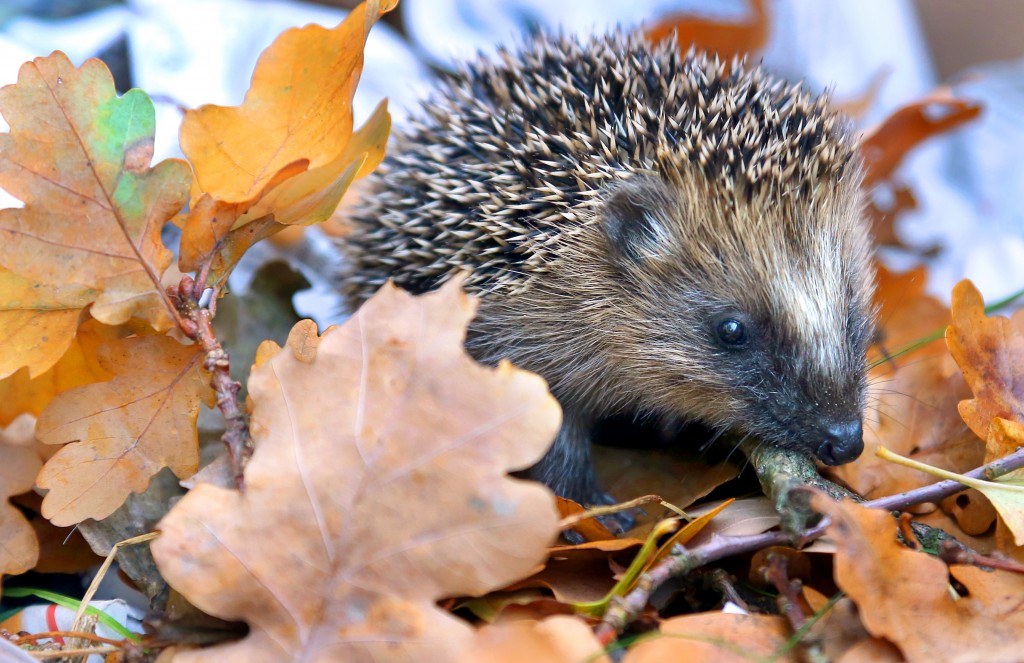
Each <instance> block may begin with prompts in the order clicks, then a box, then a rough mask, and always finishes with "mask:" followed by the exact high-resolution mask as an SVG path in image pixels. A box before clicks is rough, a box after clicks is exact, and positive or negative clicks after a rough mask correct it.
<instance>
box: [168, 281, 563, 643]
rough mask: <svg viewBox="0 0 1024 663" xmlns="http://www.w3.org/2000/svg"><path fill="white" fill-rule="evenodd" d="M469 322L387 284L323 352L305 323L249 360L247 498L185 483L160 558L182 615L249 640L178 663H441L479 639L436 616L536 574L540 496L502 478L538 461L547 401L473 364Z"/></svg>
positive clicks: (544, 509) (541, 539)
mask: <svg viewBox="0 0 1024 663" xmlns="http://www.w3.org/2000/svg"><path fill="white" fill-rule="evenodd" d="M474 310H475V305H474V302H473V301H472V300H470V299H469V298H467V297H466V296H465V295H463V294H462V293H461V291H460V284H458V283H453V284H451V285H449V286H446V287H445V288H443V289H441V290H440V291H438V292H435V293H431V294H428V295H423V296H422V297H412V296H411V295H408V294H406V293H404V292H401V291H399V290H398V289H397V288H395V287H393V286H386V287H385V288H383V289H382V290H381V292H379V293H378V294H377V295H376V296H375V297H374V298H373V299H371V300H370V301H369V302H367V303H366V304H365V305H364V306H363V307H362V308H361V309H360V310H359V312H358V313H357V314H356V315H355V316H354V317H352V318H351V319H350V320H349V321H348V322H347V323H346V324H345V325H343V326H342V327H332V328H331V329H329V330H327V331H326V332H325V333H324V335H323V336H322V337H319V338H318V337H317V336H316V331H315V326H313V325H312V323H309V322H308V321H307V322H305V323H299V324H298V325H296V327H295V328H294V329H293V330H292V334H291V335H290V336H289V339H288V344H287V346H286V348H285V349H283V350H280V349H279V350H277V351H276V352H275V351H274V350H273V347H272V346H271V345H269V344H264V346H263V347H261V349H260V351H259V352H258V353H257V362H256V363H257V366H256V368H254V370H253V373H252V376H251V378H250V380H249V394H250V397H251V400H252V404H253V421H252V430H253V436H254V439H255V442H256V451H255V455H254V456H253V458H252V461H251V462H250V463H249V464H248V466H247V467H246V470H245V484H246V491H245V493H244V494H240V493H238V492H235V491H230V490H224V489H221V488H216V487H214V486H211V485H209V484H202V485H199V486H197V487H196V488H195V490H193V491H192V492H190V493H189V494H187V495H186V496H185V497H184V498H183V499H182V500H181V501H180V502H179V503H178V504H177V505H176V506H175V507H174V508H173V509H172V510H171V512H170V513H169V514H168V515H167V517H166V518H164V520H163V521H162V522H161V523H160V529H161V530H163V536H161V538H160V539H158V540H157V541H156V542H154V544H153V554H154V556H155V557H156V560H157V562H158V564H159V566H160V569H161V571H162V572H163V574H164V576H165V577H166V578H167V580H168V581H169V582H170V583H171V585H172V586H174V587H175V588H176V589H178V590H179V591H181V592H182V594H184V595H185V596H186V597H187V598H188V599H189V600H190V601H191V602H193V603H194V604H195V605H196V606H198V607H199V608H201V609H202V610H204V611H206V612H208V613H210V614H212V615H216V616H218V617H222V618H225V619H236V620H237V619H242V620H245V621H248V622H249V624H250V632H249V635H248V636H247V637H246V638H245V639H244V640H242V641H240V642H238V643H234V644H231V645H225V646H221V647H216V648H214V649H210V650H207V651H205V652H201V653H196V654H194V655H193V656H192V657H191V658H189V660H210V661H247V662H248V661H274V662H278V661H286V660H324V661H327V660H344V661H353V662H355V661H377V662H380V661H390V660H402V661H408V660H416V661H446V660H453V659H456V658H457V657H458V655H459V654H460V653H461V652H463V651H464V650H465V648H466V647H467V646H468V645H469V643H470V641H471V638H472V634H471V631H470V629H469V628H468V626H467V625H466V624H465V623H464V622H461V621H460V620H458V619H456V618H454V617H452V616H450V615H448V614H447V613H445V612H442V611H441V610H439V609H438V608H437V607H436V605H435V602H436V601H437V600H438V599H439V598H441V597H444V596H455V595H479V594H483V593H485V592H487V591H491V590H493V589H497V588H499V587H502V586H504V585H507V584H508V583H510V582H512V581H514V580H516V579H518V578H520V577H522V576H523V575H525V574H527V573H529V572H530V571H531V570H532V569H533V568H534V567H535V566H536V565H537V564H539V563H540V562H541V561H542V560H543V559H544V558H545V556H546V552H547V550H546V547H547V545H548V544H549V543H551V542H552V541H553V540H554V538H555V536H556V535H557V511H556V510H555V507H554V500H553V499H552V495H551V493H550V492H549V491H548V490H547V489H546V488H544V487H543V486H540V485H539V484H535V483H532V482H524V481H521V480H516V479H511V478H509V477H507V476H506V472H509V471H513V470H519V469H523V468H525V467H528V466H529V465H531V464H532V463H534V462H535V461H536V460H538V459H539V458H540V457H541V455H542V454H543V453H544V452H545V450H546V449H547V447H548V446H549V445H550V443H551V441H552V439H553V438H554V435H555V433H556V432H557V430H558V426H559V423H560V416H559V408H558V404H557V402H556V401H555V400H554V398H552V397H551V395H550V394H548V392H547V389H546V386H545V384H544V382H543V381H542V380H541V379H540V378H539V377H537V376H535V375H532V374H529V373H526V372H524V371H520V370H518V369H514V368H512V367H511V366H510V365H509V364H507V363H502V364H500V365H499V366H498V367H497V368H496V369H491V368H485V367H483V366H480V365H478V364H476V363H475V362H474V361H473V360H472V359H470V357H469V356H468V355H467V354H466V352H465V350H464V348H463V342H464V335H465V327H466V325H467V323H468V322H469V320H470V318H472V316H473V312H474Z"/></svg>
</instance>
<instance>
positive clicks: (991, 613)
mask: <svg viewBox="0 0 1024 663" xmlns="http://www.w3.org/2000/svg"><path fill="white" fill-rule="evenodd" d="M813 505H814V508H815V509H816V510H818V511H821V512H822V513H825V514H827V515H829V516H831V518H832V524H831V525H830V526H829V528H828V533H829V536H831V537H832V538H833V539H834V540H835V543H836V548H837V550H836V555H835V580H836V584H838V585H839V587H840V589H842V590H843V591H845V592H846V593H847V595H848V596H849V597H850V598H851V599H853V601H854V602H855V603H856V604H857V607H858V608H859V609H860V615H861V621H862V622H863V623H864V626H865V627H866V628H867V630H868V632H869V633H871V634H872V635H874V636H876V637H881V638H885V639H886V640H889V641H890V642H892V643H893V644H895V645H896V646H897V647H899V649H900V651H902V652H903V655H904V656H905V657H906V658H907V660H910V661H943V662H944V663H958V662H966V661H1016V660H1019V659H1020V634H1021V633H1024V610H1022V609H1021V604H1020V600H1019V592H1020V591H1021V590H1022V589H1024V587H1022V581H1021V579H1020V578H1019V577H1016V578H1015V577H1013V574H1010V573H1006V572H1002V571H996V572H993V573H970V572H968V573H967V574H961V572H960V571H957V572H956V575H957V578H958V579H959V580H960V581H961V582H962V583H963V584H964V586H965V587H967V589H968V590H969V593H970V596H971V597H972V600H967V599H962V600H959V601H957V600H954V598H953V597H951V596H950V592H949V579H948V572H947V568H946V565H945V564H944V563H942V561H940V560H939V559H937V558H935V557H932V556H930V555H927V554H925V553H923V552H915V551H913V550H910V549H908V548H906V547H904V546H903V545H901V544H900V543H899V541H897V539H896V521H895V519H893V517H892V516H891V515H889V513H888V512H886V511H879V510H873V509H866V508H864V507H862V506H859V505H856V504H853V503H851V502H843V503H841V504H840V503H837V502H833V501H832V500H830V499H829V498H827V497H824V496H820V495H819V496H815V498H814V501H813ZM984 576H988V578H989V579H990V580H989V581H988V582H987V583H985V585H984V586H983V585H982V581H983V580H984ZM965 580H966V582H965ZM1007 583H1009V586H1012V587H1017V588H1018V589H1017V590H1016V591H1017V592H1018V594H1017V599H1016V600H1013V601H1003V602H1002V603H995V604H992V603H988V604H986V603H984V602H982V601H979V600H973V597H974V596H975V592H976V591H978V592H981V591H982V590H983V589H986V587H987V586H991V585H995V586H998V585H999V584H1007ZM988 591H991V588H990V587H989V589H988Z"/></svg>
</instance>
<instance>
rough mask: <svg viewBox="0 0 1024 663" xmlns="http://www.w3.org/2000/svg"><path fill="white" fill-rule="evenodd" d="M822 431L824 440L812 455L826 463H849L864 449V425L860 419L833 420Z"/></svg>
mask: <svg viewBox="0 0 1024 663" xmlns="http://www.w3.org/2000/svg"><path fill="white" fill-rule="evenodd" d="M822 433H823V434H824V440H823V441H822V443H821V446H819V447H818V450H817V451H816V452H815V454H814V455H815V456H817V457H818V460H820V461H821V462H823V463H825V464H826V465H842V464H843V463H849V462H850V461H853V460H856V459H857V457H858V456H860V454H861V452H863V451H864V427H863V425H862V424H861V421H860V419H855V420H852V421H843V422H834V423H832V424H829V425H827V426H826V427H825V428H824V430H823V431H822Z"/></svg>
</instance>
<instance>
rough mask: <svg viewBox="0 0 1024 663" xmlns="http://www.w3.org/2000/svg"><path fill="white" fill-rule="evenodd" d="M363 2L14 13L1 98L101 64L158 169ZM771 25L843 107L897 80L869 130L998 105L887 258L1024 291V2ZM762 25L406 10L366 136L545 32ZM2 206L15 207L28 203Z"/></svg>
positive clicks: (952, 143) (376, 55)
mask: <svg viewBox="0 0 1024 663" xmlns="http://www.w3.org/2000/svg"><path fill="white" fill-rule="evenodd" d="M354 4H355V3H354V2H352V1H350V0H333V1H325V2H322V3H320V4H309V3H300V2H289V1H285V0H274V1H259V0H174V1H173V2H169V1H166V0H123V1H114V0H4V2H3V3H2V6H0V84H7V83H12V82H14V81H15V80H16V79H17V71H18V68H19V66H20V65H21V63H22V62H24V61H26V60H29V59H31V58H32V57H35V56H41V55H46V54H49V53H50V52H51V51H53V50H55V49H60V50H63V51H64V52H65V53H67V54H68V55H69V56H70V57H71V59H72V61H74V62H75V63H76V64H80V63H81V62H82V61H83V60H85V59H86V58H88V57H94V56H95V57H100V58H102V59H103V60H104V61H105V62H106V63H107V64H108V66H109V67H110V69H111V70H112V72H113V73H114V75H115V80H116V81H117V84H118V88H119V90H120V91H122V92H123V91H124V90H126V89H128V88H129V87H139V88H142V89H143V90H145V91H146V92H147V93H148V94H149V95H150V96H151V97H153V99H154V102H155V103H156V105H157V123H158V128H157V149H156V152H157V153H156V158H157V159H162V158H166V157H170V156H178V155H179V154H180V153H179V151H178V148H177V128H178V124H179V122H180V111H179V110H178V106H179V105H184V106H198V105H200V104H204V103H217V104H238V103H240V102H241V100H242V98H243V96H244V93H245V90H246V88H247V87H248V83H249V75H250V73H251V72H252V68H253V66H254V64H255V62H256V59H257V58H258V56H259V53H260V51H261V50H262V49H263V48H265V47H266V46H267V45H268V44H269V43H270V42H271V41H272V40H273V39H274V38H275V37H276V36H277V35H278V34H279V33H280V32H282V31H283V30H285V29H287V28H288V27H292V26H299V25H304V24H306V23H319V24H322V25H327V26H333V25H336V24H337V23H338V22H340V21H341V20H342V19H343V18H344V16H345V14H346V6H351V5H354ZM766 10H767V13H768V18H769V38H768V42H767V46H766V48H765V49H764V50H763V52H762V53H761V54H759V55H758V56H757V57H760V58H762V59H763V61H764V63H765V65H766V66H768V67H769V68H770V69H772V70H773V71H775V72H777V73H778V74H780V75H782V76H785V77H788V78H792V79H804V80H806V81H807V83H808V84H809V85H810V86H811V87H812V88H814V89H818V90H824V89H831V90H832V91H833V96H834V98H835V99H836V100H837V101H840V102H841V101H843V100H856V99H861V98H864V96H865V94H866V93H867V92H868V91H869V90H872V89H873V84H874V83H875V82H877V81H882V84H881V86H880V87H878V88H877V92H876V93H875V96H874V98H873V101H872V104H871V105H870V107H869V108H868V109H867V110H866V112H865V113H864V114H863V116H862V117H860V118H858V119H857V122H858V125H859V126H861V127H867V126H870V125H871V124H873V123H875V122H878V121H879V120H881V119H882V118H884V117H885V116H886V115H888V114H889V113H890V112H892V111H893V110H894V109H895V108H897V107H899V106H900V105H902V104H904V103H908V102H911V101H913V100H915V99H918V98H920V97H922V96H924V95H926V94H927V93H928V92H930V91H931V90H933V89H934V88H935V87H936V86H937V85H939V84H940V83H945V84H950V85H952V86H953V87H954V89H955V90H956V93H957V94H958V95H959V96H963V97H966V98H970V99H974V100H977V101H980V102H981V103H982V104H983V105H984V112H983V115H982V117H981V119H980V120H979V121H976V122H974V123H972V124H970V125H969V126H967V127H966V128H964V129H962V130H960V131H958V132H956V133H954V134H950V135H944V136H941V137H939V138H938V139H935V140H933V141H931V142H930V143H928V144H926V145H925V146H923V147H921V148H919V149H917V150H916V151H915V152H914V153H913V154H912V156H911V158H909V159H908V160H907V161H906V162H905V163H904V165H903V167H902V169H901V171H900V174H899V176H900V179H901V180H902V181H903V182H905V183H906V184H908V185H910V187H911V188H912V190H913V191H914V192H915V194H916V197H917V199H918V204H919V209H917V210H915V211H913V212H908V213H906V214H905V215H904V216H902V217H901V218H900V220H899V222H898V225H897V234H898V235H899V237H900V239H901V240H902V241H903V242H904V243H905V244H906V245H907V246H908V247H910V250H896V249H886V250H885V251H884V252H883V256H882V257H883V259H884V260H885V262H887V263H888V264H889V265H890V266H892V267H896V268H899V269H903V268H907V267H910V266H912V265H914V264H916V263H917V262H920V261H922V260H924V261H926V262H927V264H928V266H929V290H930V291H931V292H932V293H934V294H936V295H937V296H938V297H940V298H942V299H944V300H948V297H949V291H950V289H951V288H952V286H953V284H954V283H955V282H956V281H958V280H959V279H960V278H963V277H969V278H971V279H973V280H974V281H975V283H976V284H977V285H978V286H979V288H980V289H981V290H982V292H983V293H984V295H985V297H986V299H989V300H994V299H996V298H999V297H1002V296H1004V295H1006V294H1008V293H1011V292H1013V291H1015V290H1018V289H1020V288H1022V287H1024V200H1022V197H1021V196H1020V195H1019V193H1018V192H1020V191H1024V166H1022V165H1021V163H1022V160H1021V159H1020V158H1019V155H1020V154H1021V153H1022V152H1024V99H1022V97H1024V60H1022V59H1020V58H1022V57H1024V41H1022V40H1021V39H1020V38H1019V35H1020V34H1021V33H1024V3H1019V2H1016V0H989V1H988V2H985V3H980V4H979V3H963V2H961V1H960V0H917V1H916V2H914V1H912V0H830V1H829V2H820V0H766ZM751 11H752V8H751V6H750V5H749V4H748V2H747V1H746V0H614V1H612V0H604V1H602V2H599V3H596V2H592V0H562V1H561V2H558V3H553V2H550V0H401V2H400V4H399V7H398V9H397V10H395V11H394V12H392V13H391V14H389V15H388V16H387V17H386V20H385V22H384V23H383V24H379V25H378V26H376V27H375V28H374V29H373V32H372V33H371V36H370V39H369V42H368V44H367V52H366V67H365V70H364V72H363V79H362V82H361V83H360V86H359V92H358V94H357V96H356V121H357V123H358V122H360V121H361V119H362V118H365V117H366V116H367V115H368V114H369V112H370V111H371V110H372V108H373V107H374V106H375V105H376V103H377V101H378V100H379V99H380V98H381V97H385V96H386V97H388V98H389V99H390V107H391V110H392V114H393V116H394V120H395V125H396V127H401V124H402V122H403V121H404V119H405V118H406V117H407V116H408V114H409V113H414V112H415V109H416V104H417V100H418V99H419V98H421V97H422V96H424V95H425V94H427V93H428V92H429V90H430V89H431V79H432V78H433V77H434V76H435V75H437V73H438V72H442V71H444V70H446V69H448V68H450V67H451V63H452V62H453V60H455V59H465V58H470V57H473V56H474V55H475V54H476V53H477V52H484V53H486V52H489V51H492V50H493V49H494V48H495V47H496V46H497V45H498V44H501V43H505V44H514V43H516V42H517V41H518V40H520V39H521V37H522V35H523V34H525V33H529V32H533V31H536V30H538V29H548V30H556V29H562V30H565V31H568V32H576V33H592V32H598V31H605V30H607V29H609V28H610V27H613V26H616V25H621V26H626V27H629V26H639V25H651V24H653V23H654V22H656V21H657V20H658V19H659V18H662V17H664V16H665V15H667V14H670V13H680V12H692V13H695V14H698V15H701V16H703V17H707V18H721V19H725V20H732V21H737V20H743V18H744V17H746V16H748V15H749V13H750V12H751ZM0 125H2V123H0ZM3 128H5V125H3ZM885 193H886V192H885V191H881V192H879V194H878V195H882V196H884V195H885ZM0 196H3V197H2V199H0V206H10V205H17V204H19V203H18V202H17V201H16V200H14V199H12V198H10V197H9V196H6V194H2V193H0ZM313 271H314V272H316V271H318V270H313ZM319 271H320V272H322V271H323V270H322V269H321V270H319ZM244 273H245V272H244V270H243V271H242V272H239V274H240V278H243V277H242V276H241V275H243V274H244ZM316 276H317V274H313V277H314V278H313V279H312V280H313V282H314V291H315V292H313V293H309V292H307V293H305V295H304V296H302V297H299V298H298V299H297V300H296V305H297V307H298V308H299V310H300V313H302V314H304V315H311V316H312V317H314V318H316V319H318V321H329V320H330V319H331V312H333V311H336V310H337V303H336V301H334V300H333V298H332V296H331V292H330V291H331V288H330V283H329V281H328V280H326V279H324V278H316ZM320 276H322V274H320ZM236 287H237V286H236ZM243 287H244V286H243Z"/></svg>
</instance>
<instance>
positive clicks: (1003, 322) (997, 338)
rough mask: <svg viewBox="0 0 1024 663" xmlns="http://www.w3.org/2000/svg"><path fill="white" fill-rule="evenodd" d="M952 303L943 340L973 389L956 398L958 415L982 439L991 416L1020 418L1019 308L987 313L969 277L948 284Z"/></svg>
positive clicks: (1023, 369) (1023, 333) (1023, 321)
mask: <svg viewBox="0 0 1024 663" xmlns="http://www.w3.org/2000/svg"><path fill="white" fill-rule="evenodd" d="M952 308H953V324H951V325H950V326H949V328H948V329H947V330H946V344H947V345H948V346H949V351H950V353H951V354H952V355H953V358H954V359H955V360H956V363H957V364H959V365H960V370H961V371H963V374H964V379H965V380H966V381H967V384H968V386H970V388H971V391H973V392H974V398H973V399H971V400H964V401H961V402H960V415H961V416H962V417H963V419H964V421H965V422H966V423H967V425H968V426H970V427H971V430H973V431H974V432H975V434H977V435H978V437H980V438H981V439H983V440H984V439H986V438H987V437H988V434H989V426H990V425H991V423H992V420H993V419H995V418H997V417H998V418H1000V419H1006V420H1008V421H1015V422H1017V423H1024V314H1020V313H1018V314H1017V315H1016V316H1014V317H1013V319H1012V320H1011V319H1007V318H1004V317H1001V316H993V317H987V316H986V315H985V303H984V302H983V301H982V299H981V293H979V292H978V290H977V288H975V287H974V285H973V284H972V283H971V282H970V281H961V282H960V283H958V284H957V285H956V287H954V288H953V304H952Z"/></svg>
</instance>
